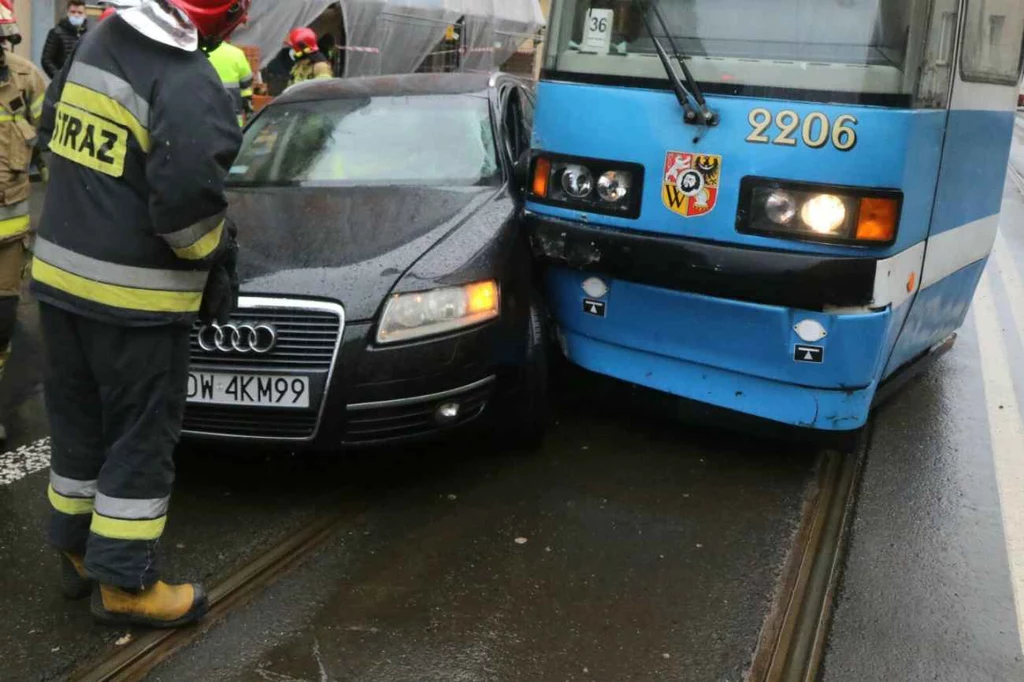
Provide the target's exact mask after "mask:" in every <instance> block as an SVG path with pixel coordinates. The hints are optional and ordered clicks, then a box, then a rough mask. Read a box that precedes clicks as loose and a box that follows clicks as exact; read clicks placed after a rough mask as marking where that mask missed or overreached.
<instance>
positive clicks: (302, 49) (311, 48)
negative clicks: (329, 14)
mask: <svg viewBox="0 0 1024 682" xmlns="http://www.w3.org/2000/svg"><path fill="white" fill-rule="evenodd" d="M288 45H289V46H290V47H291V48H292V49H293V50H295V51H296V52H297V53H299V54H308V53H310V52H316V51H317V50H319V49H320V47H319V46H318V45H317V44H316V33H314V32H313V29H311V28H293V29H292V32H291V33H289V34H288Z"/></svg>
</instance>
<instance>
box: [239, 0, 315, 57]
mask: <svg viewBox="0 0 1024 682" xmlns="http://www.w3.org/2000/svg"><path fill="white" fill-rule="evenodd" d="M332 2H333V0H253V2H252V6H251V7H250V9H249V21H248V22H247V23H246V24H245V25H244V26H240V27H239V28H238V29H237V30H236V31H235V33H234V35H232V36H231V42H232V43H234V44H236V45H252V46H254V47H258V48H260V59H261V61H262V66H266V65H267V64H268V63H269V62H270V60H272V59H273V58H274V57H276V56H277V53H278V52H280V51H281V48H282V47H284V42H285V40H287V38H288V32H289V31H291V30H292V29H293V28H297V27H299V26H309V25H310V24H311V23H313V20H314V19H316V18H317V17H318V16H320V14H322V13H323V11H324V10H325V9H327V8H328V7H329V6H330V5H331V4H332Z"/></svg>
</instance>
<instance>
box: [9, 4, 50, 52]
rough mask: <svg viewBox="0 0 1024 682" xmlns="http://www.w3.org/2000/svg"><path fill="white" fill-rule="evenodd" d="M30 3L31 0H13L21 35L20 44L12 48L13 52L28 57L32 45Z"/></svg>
mask: <svg viewBox="0 0 1024 682" xmlns="http://www.w3.org/2000/svg"><path fill="white" fill-rule="evenodd" d="M37 4H42V3H37ZM32 5H33V3H32V0H14V16H15V17H17V19H18V27H19V28H20V29H21V37H22V42H21V45H18V46H17V47H16V48H14V53H15V54H18V55H21V56H22V57H26V58H28V59H31V58H32V45H33V40H32V38H33V27H32ZM44 39H45V36H44Z"/></svg>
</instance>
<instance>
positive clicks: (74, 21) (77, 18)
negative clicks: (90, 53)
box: [68, 14, 85, 28]
mask: <svg viewBox="0 0 1024 682" xmlns="http://www.w3.org/2000/svg"><path fill="white" fill-rule="evenodd" d="M68 21H70V22H71V25H72V26H74V27H75V28H78V27H79V26H81V25H82V24H84V23H85V17H83V16H82V15H80V14H69V15H68Z"/></svg>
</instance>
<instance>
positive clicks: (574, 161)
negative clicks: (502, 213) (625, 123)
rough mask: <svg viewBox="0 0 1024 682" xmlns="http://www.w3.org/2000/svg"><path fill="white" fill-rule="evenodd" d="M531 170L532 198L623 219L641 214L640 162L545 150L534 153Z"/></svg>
mask: <svg viewBox="0 0 1024 682" xmlns="http://www.w3.org/2000/svg"><path fill="white" fill-rule="evenodd" d="M532 169H533V170H532V175H531V181H530V186H529V190H530V200H531V201H536V202H538V203H542V204H550V205H552V206H561V207H564V208H574V209H578V210H581V211H588V212H590V213H603V214H606V215H614V216H621V217H624V218H636V217H638V216H639V215H640V195H641V191H640V189H641V188H642V187H643V177H644V167H643V166H642V165H640V164H636V163H626V162H620V161H604V160H601V159H584V158H580V157H575V156H560V155H557V154H548V153H546V152H544V153H540V154H537V155H536V156H534V158H533V166H532ZM595 178H597V180H595Z"/></svg>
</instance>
